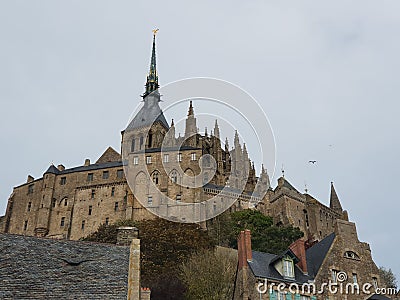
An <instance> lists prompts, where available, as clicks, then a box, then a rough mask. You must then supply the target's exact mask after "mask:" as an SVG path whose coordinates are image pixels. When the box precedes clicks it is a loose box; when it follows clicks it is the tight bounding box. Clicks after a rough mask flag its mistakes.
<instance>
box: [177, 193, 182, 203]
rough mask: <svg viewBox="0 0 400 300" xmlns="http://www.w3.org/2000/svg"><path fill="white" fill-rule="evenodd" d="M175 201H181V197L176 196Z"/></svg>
mask: <svg viewBox="0 0 400 300" xmlns="http://www.w3.org/2000/svg"><path fill="white" fill-rule="evenodd" d="M176 201H178V202H179V201H182V195H181V194H178V195H176Z"/></svg>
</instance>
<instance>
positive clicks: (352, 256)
mask: <svg viewBox="0 0 400 300" xmlns="http://www.w3.org/2000/svg"><path fill="white" fill-rule="evenodd" d="M344 257H345V258H350V259H355V260H360V257H359V256H358V255H357V253H355V252H354V251H346V252H345V253H344Z"/></svg>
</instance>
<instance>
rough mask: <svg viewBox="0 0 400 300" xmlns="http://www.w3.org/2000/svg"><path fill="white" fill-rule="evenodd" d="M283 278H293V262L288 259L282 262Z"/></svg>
mask: <svg viewBox="0 0 400 300" xmlns="http://www.w3.org/2000/svg"><path fill="white" fill-rule="evenodd" d="M282 262H283V276H284V277H289V278H294V264H293V260H292V259H290V258H289V257H285V258H284V259H283V260H282Z"/></svg>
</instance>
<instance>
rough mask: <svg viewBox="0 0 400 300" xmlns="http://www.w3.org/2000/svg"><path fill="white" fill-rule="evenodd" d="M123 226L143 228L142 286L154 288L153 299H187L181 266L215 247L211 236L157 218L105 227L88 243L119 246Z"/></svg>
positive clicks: (196, 227) (198, 229)
mask: <svg viewBox="0 0 400 300" xmlns="http://www.w3.org/2000/svg"><path fill="white" fill-rule="evenodd" d="M120 226H136V227H137V228H138V229H139V238H140V246H141V285H142V286H145V287H150V288H151V290H152V291H151V294H152V299H163V300H168V299H183V295H184V292H185V286H184V284H183V282H182V280H181V278H180V277H179V276H178V274H179V266H180V264H181V263H182V262H183V261H184V260H186V259H187V258H188V257H189V256H190V255H191V254H193V253H194V252H196V251H199V250H201V249H212V248H213V247H214V244H213V242H212V240H211V239H210V238H209V237H208V235H207V233H206V232H205V231H204V230H202V229H201V228H200V227H199V226H198V225H196V224H185V223H176V222H170V221H167V220H164V219H160V218H157V219H154V220H143V221H139V222H133V221H130V220H123V221H118V222H116V223H114V224H111V225H101V226H100V227H99V229H98V230H97V231H96V232H94V233H92V234H91V235H89V236H88V237H86V238H85V239H84V240H86V241H95V242H103V243H112V244H115V243H116V241H117V228H118V227H120Z"/></svg>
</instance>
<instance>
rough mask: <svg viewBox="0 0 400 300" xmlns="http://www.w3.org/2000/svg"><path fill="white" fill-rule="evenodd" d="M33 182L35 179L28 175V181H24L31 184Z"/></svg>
mask: <svg viewBox="0 0 400 300" xmlns="http://www.w3.org/2000/svg"><path fill="white" fill-rule="evenodd" d="M34 180H35V178H33V177H32V176H31V175H28V179H27V180H26V182H32V181H34Z"/></svg>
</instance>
